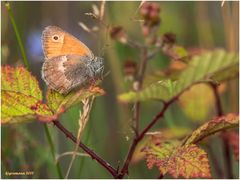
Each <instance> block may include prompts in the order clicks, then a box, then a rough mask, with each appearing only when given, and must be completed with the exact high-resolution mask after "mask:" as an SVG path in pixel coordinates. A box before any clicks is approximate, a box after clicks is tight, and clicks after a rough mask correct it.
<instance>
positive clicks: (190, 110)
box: [178, 83, 215, 122]
mask: <svg viewBox="0 0 240 180" xmlns="http://www.w3.org/2000/svg"><path fill="white" fill-rule="evenodd" d="M199 97H204V98H199ZM214 101H215V99H214V94H213V91H212V88H211V87H210V86H209V85H207V84H204V83H200V84H196V85H193V86H192V87H191V88H189V89H188V90H186V91H185V92H184V93H183V94H182V95H181V96H180V97H179V101H178V102H179V104H180V105H181V107H182V111H183V112H184V113H185V114H186V115H187V116H188V117H189V118H190V119H191V120H192V121H194V122H203V121H206V118H207V117H208V115H209V113H210V112H212V109H213V105H214Z"/></svg>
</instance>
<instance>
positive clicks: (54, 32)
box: [42, 26, 94, 59]
mask: <svg viewBox="0 0 240 180" xmlns="http://www.w3.org/2000/svg"><path fill="white" fill-rule="evenodd" d="M42 44H43V52H44V55H45V57H46V58H47V59H50V58H53V57H57V56H61V55H68V54H77V55H81V56H88V57H89V58H91V59H93V58H94V55H93V53H92V52H91V50H90V49H89V48H88V47H87V46H85V45H84V44H83V43H82V42H81V41H80V40H78V39H77V38H75V37H74V36H72V35H71V34H69V33H67V32H65V31H63V30H62V29H61V28H59V27H56V26H48V27H46V28H45V29H44V31H43V33H42Z"/></svg>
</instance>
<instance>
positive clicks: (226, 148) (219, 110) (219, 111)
mask: <svg viewBox="0 0 240 180" xmlns="http://www.w3.org/2000/svg"><path fill="white" fill-rule="evenodd" d="M211 86H212V89H213V94H214V97H215V105H216V111H217V115H218V116H222V115H223V110H222V105H221V101H220V96H219V94H218V91H217V85H216V84H213V83H211ZM223 133H224V132H223ZM222 140H223V150H224V157H225V162H226V163H225V165H226V166H225V169H226V178H227V179H233V174H232V162H231V152H230V146H229V143H228V141H227V139H225V138H224V137H222Z"/></svg>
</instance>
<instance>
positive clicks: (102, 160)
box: [53, 121, 118, 177]
mask: <svg viewBox="0 0 240 180" xmlns="http://www.w3.org/2000/svg"><path fill="white" fill-rule="evenodd" d="M53 123H54V125H55V126H56V127H57V128H58V129H59V130H60V131H61V132H63V133H64V134H65V135H66V137H68V138H69V139H71V140H72V141H73V142H74V143H77V138H76V137H75V136H73V134H72V133H71V132H69V131H68V130H67V129H66V128H65V127H64V126H63V125H62V124H61V123H60V122H59V121H53ZM78 146H79V147H80V148H82V149H83V150H84V151H85V152H86V153H87V154H89V155H90V156H91V158H92V159H94V160H96V161H97V162H98V163H99V164H101V165H102V166H103V167H104V168H105V169H106V170H108V172H109V173H111V174H112V176H113V177H116V175H117V174H118V173H117V170H116V169H115V168H113V167H112V166H111V165H110V164H109V163H108V162H106V161H105V160H104V159H102V158H101V157H100V156H98V155H97V154H96V153H95V152H94V151H92V150H91V149H89V148H88V147H87V146H85V145H84V144H83V143H81V142H80V143H79V144H78Z"/></svg>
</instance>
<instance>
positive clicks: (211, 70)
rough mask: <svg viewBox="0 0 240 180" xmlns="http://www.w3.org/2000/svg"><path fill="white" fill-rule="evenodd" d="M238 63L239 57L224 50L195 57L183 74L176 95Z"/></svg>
mask: <svg viewBox="0 0 240 180" xmlns="http://www.w3.org/2000/svg"><path fill="white" fill-rule="evenodd" d="M237 62H238V56H237V55H236V54H234V53H227V52H225V51H223V50H216V51H213V52H209V53H204V54H201V55H199V56H194V57H193V59H192V60H191V61H190V63H189V65H188V67H187V68H186V69H185V70H184V71H183V72H182V73H181V75H180V77H179V81H178V83H177V87H176V94H177V93H180V92H181V91H182V90H184V89H186V88H187V87H189V86H190V85H192V84H193V83H196V82H199V81H202V80H206V79H209V78H211V77H212V76H213V75H214V74H215V73H218V72H220V71H222V70H224V69H226V68H229V67H231V66H232V65H233V64H236V63H237Z"/></svg>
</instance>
